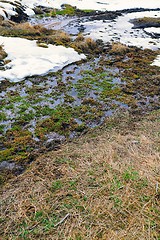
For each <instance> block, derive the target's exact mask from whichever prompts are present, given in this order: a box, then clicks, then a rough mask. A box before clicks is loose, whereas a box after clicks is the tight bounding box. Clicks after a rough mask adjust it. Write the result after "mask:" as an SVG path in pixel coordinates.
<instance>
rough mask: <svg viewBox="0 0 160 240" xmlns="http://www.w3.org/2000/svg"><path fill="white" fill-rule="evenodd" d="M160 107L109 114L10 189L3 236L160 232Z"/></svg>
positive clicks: (142, 238)
mask: <svg viewBox="0 0 160 240" xmlns="http://www.w3.org/2000/svg"><path fill="white" fill-rule="evenodd" d="M159 117H160V112H159V111H157V112H154V113H151V114H150V115H149V116H147V117H145V118H144V119H140V118H139V120H138V119H137V120H135V119H134V118H131V117H130V116H129V115H128V114H127V113H126V114H123V116H122V115H119V116H118V117H116V118H110V119H108V120H107V121H106V125H105V127H103V128H102V129H97V130H95V131H91V132H90V133H89V134H87V135H86V136H82V137H81V139H79V140H74V141H73V142H71V143H68V144H66V145H64V146H62V148H61V149H60V150H58V151H57V152H54V151H53V152H49V153H47V154H45V155H42V156H41V157H40V158H39V159H37V161H36V162H34V163H33V164H31V166H30V168H29V169H28V170H27V171H26V172H25V173H24V174H22V175H20V176H18V177H16V178H15V179H13V180H11V181H10V183H8V184H7V185H6V186H4V188H3V189H2V192H1V193H2V196H1V199H2V201H1V218H0V223H1V228H0V235H1V236H2V239H32V240H33V239H59V240H62V239H67V240H69V239H70V240H72V239H73V240H80V239H86V240H90V239H95V240H96V239H105V240H107V239H108V240H111V239H113V240H119V239H120V240H122V239H123V240H129V239H132V240H138V239H139V240H149V239H155V240H159V239H160V232H159V225H160V218H159V216H160V204H159V201H160V191H159V181H160V179H159V176H160V175H159V172H160V165H159V160H160V148H159V146H160V142H159V134H160V129H159V123H160V122H159V119H160V118H159Z"/></svg>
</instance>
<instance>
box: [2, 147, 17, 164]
mask: <svg viewBox="0 0 160 240" xmlns="http://www.w3.org/2000/svg"><path fill="white" fill-rule="evenodd" d="M14 153H15V149H14V148H13V147H12V148H8V149H5V150H1V151H0V162H2V161H8V160H11V159H12V155H13V154H14Z"/></svg>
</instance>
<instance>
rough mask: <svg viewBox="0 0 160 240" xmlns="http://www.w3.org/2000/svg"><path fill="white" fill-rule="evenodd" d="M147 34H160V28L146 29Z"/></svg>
mask: <svg viewBox="0 0 160 240" xmlns="http://www.w3.org/2000/svg"><path fill="white" fill-rule="evenodd" d="M144 30H145V32H147V33H151V34H160V28H158V27H150V28H145V29H144Z"/></svg>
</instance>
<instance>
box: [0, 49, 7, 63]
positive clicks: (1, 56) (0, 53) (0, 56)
mask: <svg viewBox="0 0 160 240" xmlns="http://www.w3.org/2000/svg"><path fill="white" fill-rule="evenodd" d="M5 57H7V53H6V52H5V51H4V49H3V45H0V61H2V60H3V59H4V58H5Z"/></svg>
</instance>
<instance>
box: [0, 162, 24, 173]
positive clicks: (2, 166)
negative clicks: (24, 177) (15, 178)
mask: <svg viewBox="0 0 160 240" xmlns="http://www.w3.org/2000/svg"><path fill="white" fill-rule="evenodd" d="M23 170H24V168H23V167H22V166H19V165H17V164H16V163H14V162H7V161H3V162H1V163H0V171H9V172H13V173H14V174H15V175H19V174H21V173H22V172H23Z"/></svg>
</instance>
